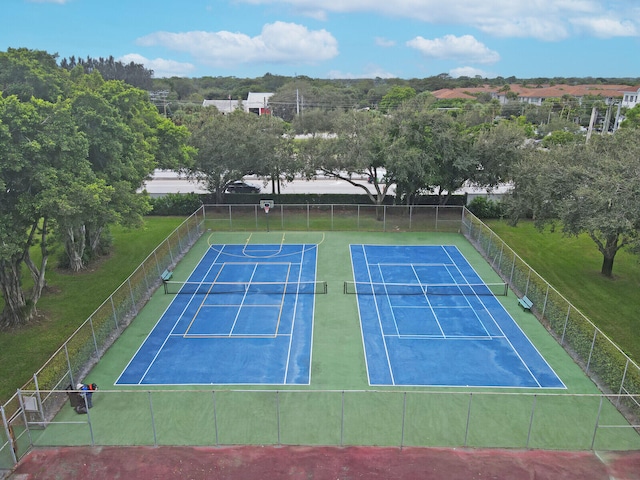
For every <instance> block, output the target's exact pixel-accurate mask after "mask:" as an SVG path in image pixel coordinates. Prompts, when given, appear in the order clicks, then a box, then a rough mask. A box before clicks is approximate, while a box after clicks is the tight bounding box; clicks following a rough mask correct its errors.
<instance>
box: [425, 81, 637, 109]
mask: <svg viewBox="0 0 640 480" xmlns="http://www.w3.org/2000/svg"><path fill="white" fill-rule="evenodd" d="M632 88H634V87H632ZM628 89H629V86H628V85H565V84H559V85H540V86H535V87H527V86H523V85H520V84H517V83H516V84H511V85H507V86H502V87H499V86H494V87H492V86H488V85H485V86H484V87H474V88H446V89H441V90H436V91H435V92H433V95H434V96H435V97H436V98H438V99H450V98H460V99H469V98H474V97H477V96H478V95H479V94H482V93H488V94H489V95H491V98H493V99H496V100H498V101H499V102H500V103H501V104H506V103H509V102H511V101H516V102H520V103H526V104H530V105H538V106H540V105H542V103H543V102H544V101H545V100H547V99H550V98H562V97H565V96H567V95H568V96H570V97H573V98H575V99H576V100H578V102H579V103H580V102H582V100H583V98H584V97H587V96H597V97H602V99H603V101H604V102H605V103H606V104H607V105H611V104H613V103H615V101H616V100H617V99H623V104H622V106H627V105H625V103H624V98H627V102H628V103H629V104H630V105H631V103H632V102H636V103H637V102H638V98H639V97H640V88H638V91H637V92H629V91H628ZM514 96H515V100H511V99H512V98H514ZM633 105H635V103H633Z"/></svg>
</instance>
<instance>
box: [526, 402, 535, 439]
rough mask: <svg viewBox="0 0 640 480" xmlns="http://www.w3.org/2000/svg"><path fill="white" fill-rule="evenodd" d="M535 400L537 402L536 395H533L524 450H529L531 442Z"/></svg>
mask: <svg viewBox="0 0 640 480" xmlns="http://www.w3.org/2000/svg"><path fill="white" fill-rule="evenodd" d="M537 400H538V394H537V393H535V394H534V395H533V405H531V417H530V418H529V431H528V432H527V445H526V448H529V442H530V441H531V430H532V429H533V417H534V416H535V411H536V402H537Z"/></svg>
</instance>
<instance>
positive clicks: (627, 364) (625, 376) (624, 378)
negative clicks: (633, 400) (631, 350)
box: [616, 357, 630, 407]
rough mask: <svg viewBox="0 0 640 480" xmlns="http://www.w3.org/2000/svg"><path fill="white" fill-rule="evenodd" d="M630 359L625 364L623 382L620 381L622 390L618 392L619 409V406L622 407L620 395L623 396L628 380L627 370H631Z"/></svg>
mask: <svg viewBox="0 0 640 480" xmlns="http://www.w3.org/2000/svg"><path fill="white" fill-rule="evenodd" d="M629 361H630V359H629V357H627V361H626V363H625V364H624V373H623V374H622V380H621V381H620V389H619V390H618V400H617V403H616V407H618V405H620V395H621V394H622V391H623V390H624V382H625V380H626V379H627V370H628V369H629Z"/></svg>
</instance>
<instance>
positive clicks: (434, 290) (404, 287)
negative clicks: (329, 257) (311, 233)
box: [344, 281, 509, 296]
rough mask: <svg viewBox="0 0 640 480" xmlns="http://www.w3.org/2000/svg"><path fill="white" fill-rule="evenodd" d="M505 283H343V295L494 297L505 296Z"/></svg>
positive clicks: (506, 288)
mask: <svg viewBox="0 0 640 480" xmlns="http://www.w3.org/2000/svg"><path fill="white" fill-rule="evenodd" d="M508 291H509V287H508V285H507V284H506V283H478V284H472V283H449V284H445V283H434V284H421V283H373V282H348V281H347V282H344V293H346V294H356V295H495V296H505V295H507V293H508Z"/></svg>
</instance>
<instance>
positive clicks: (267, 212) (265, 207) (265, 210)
mask: <svg viewBox="0 0 640 480" xmlns="http://www.w3.org/2000/svg"><path fill="white" fill-rule="evenodd" d="M270 209H271V207H270V206H269V205H265V206H264V213H266V214H267V215H269V210H270Z"/></svg>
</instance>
